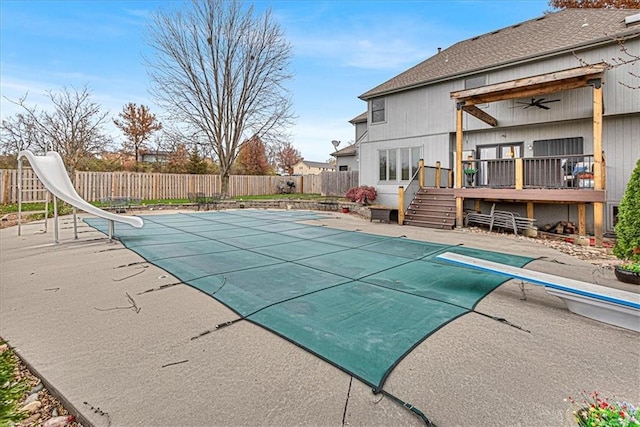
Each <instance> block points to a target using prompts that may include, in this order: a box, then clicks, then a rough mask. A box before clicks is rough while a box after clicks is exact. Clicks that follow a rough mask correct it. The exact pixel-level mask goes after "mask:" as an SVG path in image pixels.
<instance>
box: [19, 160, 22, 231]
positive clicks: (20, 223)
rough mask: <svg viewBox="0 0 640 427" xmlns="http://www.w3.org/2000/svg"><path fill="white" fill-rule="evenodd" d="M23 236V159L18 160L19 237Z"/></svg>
mask: <svg viewBox="0 0 640 427" xmlns="http://www.w3.org/2000/svg"><path fill="white" fill-rule="evenodd" d="M21 235H22V157H20V160H18V236H21Z"/></svg>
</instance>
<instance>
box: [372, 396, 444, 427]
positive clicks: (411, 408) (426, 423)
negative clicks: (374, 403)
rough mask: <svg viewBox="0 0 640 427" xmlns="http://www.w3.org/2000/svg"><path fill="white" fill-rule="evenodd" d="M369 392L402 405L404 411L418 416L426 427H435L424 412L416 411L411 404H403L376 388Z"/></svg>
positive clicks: (403, 402) (400, 400) (401, 401)
mask: <svg viewBox="0 0 640 427" xmlns="http://www.w3.org/2000/svg"><path fill="white" fill-rule="evenodd" d="M371 391H372V392H373V394H380V393H382V394H383V395H385V396H387V397H388V398H390V399H391V400H393V401H395V402H396V403H399V404H400V405H402V406H403V407H404V408H406V409H408V410H410V411H411V412H413V414H414V415H416V416H418V417H419V418H420V419H421V420H422V421H424V423H425V425H427V426H429V427H436V425H435V424H434V423H433V422H432V421H431V420H430V419H429V418H427V416H426V415H425V414H424V412H422V411H421V410H420V409H418V408H416V407H415V406H413V405H412V404H411V403H409V402H405V401H404V400H402V399H400V398H398V397H396V396H394V395H393V394H391V393H389V392H388V391H385V390H382V389H379V388H377V387H376V388H374V389H372V390H371Z"/></svg>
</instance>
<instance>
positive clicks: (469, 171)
mask: <svg viewBox="0 0 640 427" xmlns="http://www.w3.org/2000/svg"><path fill="white" fill-rule="evenodd" d="M476 172H478V171H477V170H475V169H474V168H466V169H465V170H464V176H465V177H466V178H467V185H468V186H469V187H470V186H472V185H473V180H474V179H475V177H476Z"/></svg>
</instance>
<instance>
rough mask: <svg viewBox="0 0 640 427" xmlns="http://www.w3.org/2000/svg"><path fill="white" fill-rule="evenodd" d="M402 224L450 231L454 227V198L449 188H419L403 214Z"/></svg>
mask: <svg viewBox="0 0 640 427" xmlns="http://www.w3.org/2000/svg"><path fill="white" fill-rule="evenodd" d="M404 224H405V225H413V226H416V227H427V228H440V229H446V230H451V229H453V228H454V227H455V225H456V198H455V197H454V195H453V189H451V188H421V189H420V190H419V191H418V192H417V193H416V196H415V197H414V198H413V200H412V201H411V204H410V205H409V208H408V209H407V212H406V213H405V214H404Z"/></svg>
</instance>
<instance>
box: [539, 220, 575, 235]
mask: <svg viewBox="0 0 640 427" xmlns="http://www.w3.org/2000/svg"><path fill="white" fill-rule="evenodd" d="M540 230H542V231H544V232H546V233H554V234H576V233H577V231H578V227H577V226H576V225H575V224H574V223H573V222H571V221H560V222H556V223H555V224H545V225H543V226H542V227H540Z"/></svg>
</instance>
